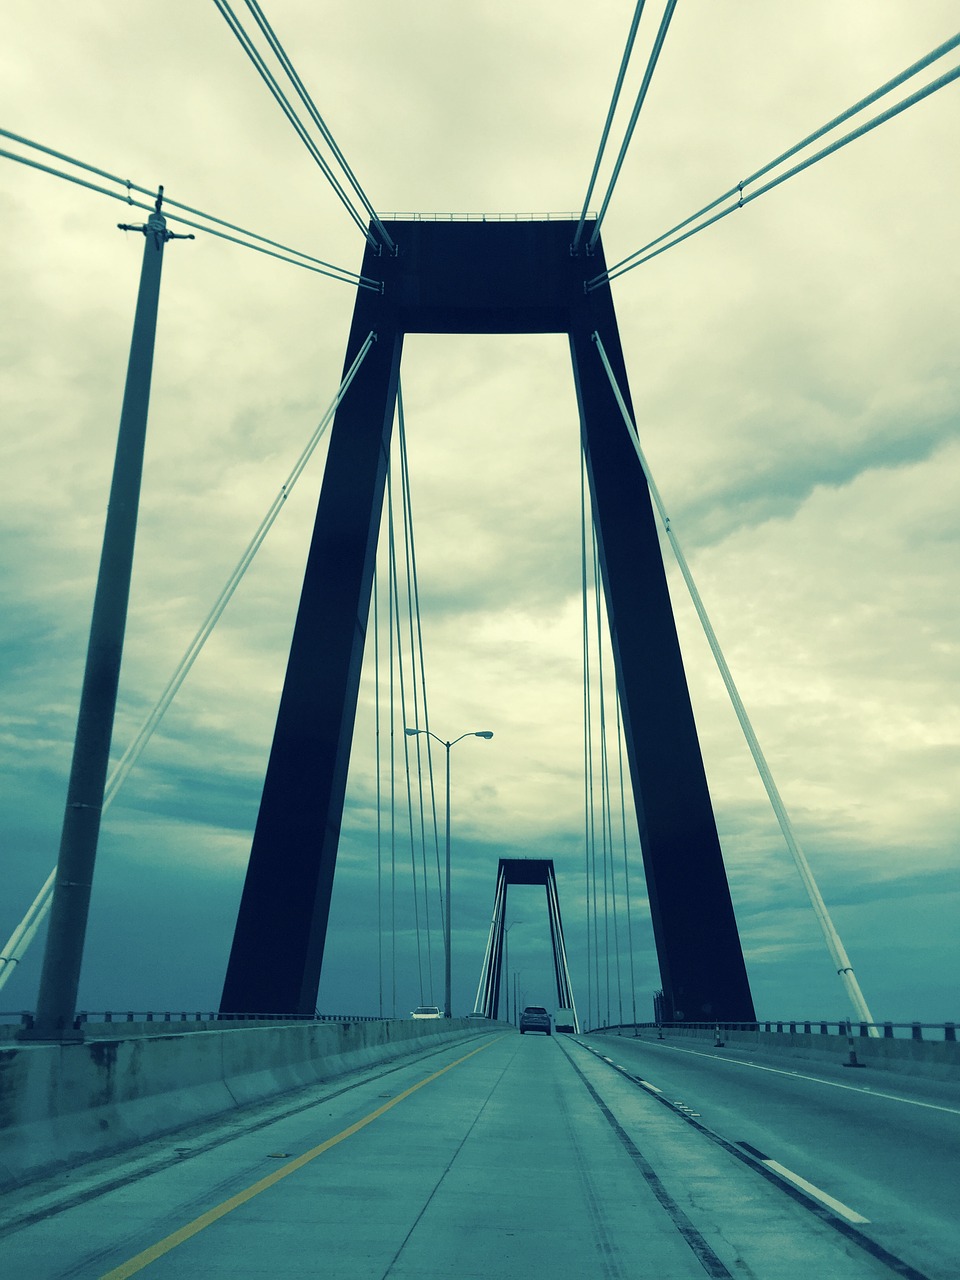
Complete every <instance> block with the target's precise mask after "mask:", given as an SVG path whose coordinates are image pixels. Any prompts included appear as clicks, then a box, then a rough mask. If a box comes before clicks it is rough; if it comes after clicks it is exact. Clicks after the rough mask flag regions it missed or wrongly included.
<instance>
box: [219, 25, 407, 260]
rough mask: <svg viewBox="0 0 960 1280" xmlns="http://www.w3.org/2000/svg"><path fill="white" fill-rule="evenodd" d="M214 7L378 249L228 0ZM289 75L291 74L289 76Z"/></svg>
mask: <svg viewBox="0 0 960 1280" xmlns="http://www.w3.org/2000/svg"><path fill="white" fill-rule="evenodd" d="M214 3H215V4H216V6H217V8H218V9H219V10H220V13H221V14H222V16H223V18H224V19H225V21H226V23H227V26H228V27H229V28H230V30H231V31H232V32H233V34H234V35H235V36H236V37H237V40H238V42H239V44H240V47H241V48H242V49H243V51H244V53H245V54H246V55H247V57H248V58H249V59H250V61H251V62H252V63H253V65H254V67H255V68H256V70H257V73H258V74H259V76H260V78H261V80H263V82H264V84H265V85H266V86H267V88H268V89H269V90H270V92H271V94H272V95H273V97H274V99H275V101H276V103H277V105H278V106H279V107H280V110H281V111H282V112H283V114H284V115H285V116H286V117H287V119H288V120H289V121H290V123H291V125H292V126H293V128H294V130H295V131H296V133H297V136H298V137H299V138H300V141H301V142H302V143H303V145H304V146H305V147H306V148H307V150H308V151H309V152H310V155H311V156H312V157H313V159H314V160H315V162H316V164H317V165H318V167H319V168H320V171H321V172H322V173H323V176H324V177H325V178H326V179H327V181H328V182H329V183H330V185H331V187H332V188H333V190H334V192H335V193H336V195H337V198H338V199H339V201H340V203H341V204H342V205H343V207H344V208H345V209H346V211H347V212H348V213H349V215H350V217H351V218H352V219H353V221H354V222H355V223H356V225H357V227H358V228H359V229H360V232H361V233H362V235H363V237H364V239H365V240H366V241H367V243H368V244H370V245H373V246H374V247H377V246H378V241H377V239H376V237H375V236H373V235H372V234H371V233H370V231H369V230H368V228H367V226H366V224H365V222H364V220H363V218H362V216H361V215H360V213H359V212H358V211H357V209H356V206H355V205H354V203H353V201H352V200H351V198H350V196H349V194H348V193H347V192H346V191H345V190H344V188H343V185H342V183H341V182H340V180H339V178H338V177H337V175H336V174H335V173H334V172H333V170H332V169H331V167H330V165H329V163H328V162H327V159H326V157H325V156H324V155H323V152H322V151H321V150H320V148H319V147H318V146H317V144H316V142H314V140H313V138H311V136H310V133H309V131H308V130H307V127H306V125H305V124H304V123H303V121H302V120H301V119H300V117H299V116H298V115H297V113H296V111H295V110H294V108H293V105H292V104H291V102H290V99H289V98H288V97H287V95H286V93H285V92H284V91H283V89H282V88H281V87H280V84H279V83H278V81H277V78H276V76H275V75H274V74H273V72H272V71H271V70H270V68H269V67H268V66H267V64H266V62H264V60H263V57H262V55H261V54H260V52H259V51H258V49H257V47H256V45H255V44H254V43H253V41H252V40H251V38H250V36H249V35H248V34H247V32H246V31H245V30H244V27H243V24H242V23H241V22H240V20H239V18H238V17H237V15H236V14H235V13H234V12H233V9H231V7H230V5H229V3H228V0H214ZM248 7H249V6H248ZM251 12H252V13H254V17H255V18H257V21H258V23H259V22H260V18H259V17H257V13H256V12H254V10H253V9H251ZM261 30H263V31H264V34H266V32H267V30H270V29H269V24H267V21H266V19H265V18H264V19H263V22H262V24H261ZM267 38H268V41H269V42H270V45H271V48H273V50H274V52H275V53H277V56H278V58H281V62H283V61H284V60H286V62H287V63H289V59H286V55H285V54H282V47H281V46H280V45H279V41H277V39H276V36H274V35H273V32H272V30H270V34H269V36H268V37H267ZM278 49H279V50H280V52H278ZM281 54H282V57H281ZM291 70H292V67H291ZM288 74H290V73H289V72H288ZM294 74H296V73H294ZM294 87H296V84H294ZM325 128H326V126H324V129H325ZM377 221H378V223H379V219H377ZM380 225H381V226H382V224H380ZM388 239H389V237H388ZM389 247H390V248H393V241H392V240H391V241H390V243H389Z"/></svg>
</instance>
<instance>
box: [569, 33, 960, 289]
mask: <svg viewBox="0 0 960 1280" xmlns="http://www.w3.org/2000/svg"><path fill="white" fill-rule="evenodd" d="M957 45H960V35H956V36H952V37H951V38H950V39H949V40H946V41H944V43H943V44H941V45H939V46H938V47H937V48H936V49H934V50H932V52H930V53H929V54H927V55H926V56H925V57H923V58H921V59H920V60H919V61H918V62H914V63H912V64H911V65H910V66H909V67H907V68H906V69H905V70H903V71H901V72H900V73H899V74H898V75H896V76H894V77H893V78H892V79H891V80H887V81H886V82H885V83H884V84H882V85H881V86H880V87H879V88H878V89H875V90H874V91H873V92H872V93H870V94H867V96H866V97H865V98H861V99H860V100H859V102H856V103H854V104H853V106H851V107H848V108H847V109H846V110H845V111H842V112H841V113H840V114H839V115H838V116H834V118H833V119H832V120H829V121H827V123H826V124H824V125H821V126H820V128H819V129H816V130H814V132H813V133H810V134H807V136H806V137H805V138H803V139H801V141H800V142H797V143H795V144H794V145H793V146H792V147H789V148H788V149H787V150H786V151H784V152H782V153H781V154H780V155H779V156H777V157H776V159H774V160H770V161H768V163H767V164H765V165H762V166H761V168H759V169H757V170H756V171H755V172H754V173H752V174H751V175H750V176H749V177H748V178H743V179H741V181H740V182H738V183H737V184H736V186H733V187H731V188H730V189H729V190H728V191H725V192H724V193H723V194H722V195H719V196H717V197H716V199H714V200H711V201H710V203H709V204H705V205H704V206H703V208H702V209H699V210H698V211H697V212H696V213H693V214H691V215H690V216H689V217H688V218H684V220H683V221H682V222H678V223H677V224H676V226H673V227H671V228H670V230H669V231H664V232H663V233H662V235H659V236H657V237H656V239H654V240H650V241H648V242H647V243H646V244H645V245H642V246H641V247H640V248H639V249H637V250H635V251H634V252H633V253H631V254H628V255H627V257H626V258H621V260H620V261H619V262H617V263H615V264H614V265H613V266H612V267H609V268H608V269H607V270H606V271H605V272H604V273H602V274H601V275H598V276H595V277H594V278H593V279H592V280H588V281H587V284H586V288H587V291H588V292H589V291H591V290H593V289H596V288H599V286H600V285H602V284H604V283H605V282H608V281H610V280H615V279H616V278H617V277H618V276H622V275H624V274H625V273H626V272H627V271H632V270H633V268H634V267H639V266H642V265H643V263H645V262H649V261H650V260H651V259H652V258H656V257H659V256H660V254H661V253H666V251H667V250H668V249H672V248H673V247H674V246H675V245H678V244H682V242H683V241H684V240H689V239H690V238H691V237H692V236H695V235H697V233H698V232H700V231H705V230H706V228H707V227H711V226H713V224H714V223H715V222H720V221H721V220H722V219H723V218H726V217H727V216H728V215H729V214H731V213H734V212H735V211H736V210H737V209H742V208H743V206H744V205H746V204H750V203H751V202H752V201H753V200H757V199H759V198H760V196H762V195H766V193H767V192H768V191H772V190H773V188H774V187H778V186H780V184H781V183H783V182H786V181H787V179H788V178H792V177H795V176H796V174H798V173H802V172H803V170H804V169H808V168H810V166H811V165H813V164H816V163H817V161H818V160H823V159H825V158H826V157H827V156H829V155H832V154H833V153H834V152H835V151H839V150H840V148H841V147H845V146H846V145H847V143H849V142H854V141H855V140H856V139H857V138H862V137H863V136H864V135H865V134H867V133H870V132H871V131H872V130H873V129H876V128H878V127H879V126H880V125H882V124H885V123H886V122H887V121H888V120H892V119H893V118H894V116H897V115H900V113H901V112H903V111H906V110H907V108H908V107H912V106H915V105H916V103H918V102H922V101H923V99H924V98H928V97H929V96H930V95H931V94H933V93H936V92H937V90H938V89H943V88H945V87H946V86H947V85H948V84H951V83H952V82H953V81H954V80H956V79H957V78H958V76H960V66H957V67H954V68H953V69H952V70H950V71H947V72H945V73H944V74H943V75H942V76H939V77H938V78H937V79H936V80H932V81H931V82H930V83H929V84H927V85H925V86H924V87H923V88H922V89H918V90H917V91H916V92H915V93H912V94H910V95H909V96H908V97H906V98H903V99H902V100H901V101H900V102H898V103H895V104H894V105H893V106H892V107H888V108H887V109H886V110H885V111H882V112H880V113H879V115H876V116H874V117H872V118H871V119H870V120H867V121H865V122H864V123H863V124H862V125H859V126H858V127H857V128H856V129H852V130H851V131H850V132H849V133H846V134H844V135H843V136H842V137H840V138H838V139H836V140H835V141H834V142H832V143H830V144H829V146H826V147H823V148H821V149H820V150H819V151H817V152H815V153H814V154H813V155H812V156H808V157H807V159H806V160H803V161H801V162H800V163H799V164H796V165H794V166H793V167H792V168H791V169H788V170H787V171H786V172H785V173H783V174H781V175H780V176H779V177H777V178H774V179H772V180H771V181H770V182H767V183H765V184H764V185H763V186H762V187H760V188H758V190H756V191H754V192H753V193H752V194H751V195H747V196H745V195H744V194H743V189H744V187H746V186H749V184H750V183H752V182H755V181H756V180H757V179H758V178H761V177H763V175H764V174H767V173H770V172H771V171H772V170H773V169H776V168H779V166H780V165H781V164H783V163H784V162H785V161H786V160H789V159H790V158H791V157H792V156H795V155H797V154H798V153H799V152H800V151H802V150H804V148H806V147H808V146H810V144H811V143H813V142H816V140H817V139H818V138H822V137H823V136H824V134H827V133H829V132H830V131H831V130H833V129H835V128H836V127H837V126H838V125H841V124H843V123H844V121H846V120H849V119H850V118H851V116H854V115H857V114H858V113H859V112H860V111H863V110H864V109H865V108H866V107H869V106H871V105H872V104H873V103H874V102H876V101H877V100H878V99H879V98H882V97H884V96H885V95H886V94H888V93H890V92H891V91H892V90H893V89H896V88H898V87H899V86H900V85H902V84H903V83H904V82H905V81H907V80H909V79H910V78H911V77H913V76H915V75H917V74H918V73H919V72H920V71H922V70H924V69H925V68H926V67H928V66H930V64H931V63H933V62H936V61H937V60H938V59H940V58H942V57H943V56H944V55H945V54H947V53H949V52H950V51H951V50H952V49H955V48H956V47H957ZM734 196H736V197H738V198H737V200H736V202H735V203H734V204H731V205H730V206H728V207H727V208H725V209H722V210H721V211H720V212H719V213H716V214H714V215H713V216H712V217H710V218H706V219H705V220H704V221H703V222H697V219H698V218H702V217H703V215H704V214H707V213H709V212H710V211H711V210H712V209H715V208H716V207H717V206H718V205H720V204H723V202H724V201H725V200H730V199H732V198H733V197H734ZM691 223H696V225H695V226H693V227H691V229H690V230H689V231H684V233H683V234H682V235H677V234H676V233H677V232H679V231H683V229H684V228H685V227H690V224H691ZM670 237H673V239H671V238H670ZM663 241H667V243H666V244H664V243H663ZM657 245H660V248H656V246H657ZM651 251H652V252H651Z"/></svg>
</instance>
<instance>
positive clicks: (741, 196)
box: [737, 178, 743, 209]
mask: <svg viewBox="0 0 960 1280" xmlns="http://www.w3.org/2000/svg"><path fill="white" fill-rule="evenodd" d="M737 190H738V191H739V192H740V199H739V200H738V201H737V208H738V209H742V208H743V179H742V178H741V179H740V181H739V182H738V183H737Z"/></svg>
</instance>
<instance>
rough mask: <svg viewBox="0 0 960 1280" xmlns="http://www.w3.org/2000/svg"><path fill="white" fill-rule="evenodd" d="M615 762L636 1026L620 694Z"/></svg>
mask: <svg viewBox="0 0 960 1280" xmlns="http://www.w3.org/2000/svg"><path fill="white" fill-rule="evenodd" d="M616 707H617V761H618V766H619V775H620V826H621V830H622V833H623V885H624V897H625V905H626V913H627V949H628V951H629V952H630V1000H631V1007H632V1009H633V1025H634V1026H636V1025H637V983H636V971H635V965H634V953H633V915H632V911H633V907H632V904H631V900H630V865H629V860H628V858H627V793H626V786H625V783H624V774H623V721H622V717H621V713H620V694H619V691H618V692H617V699H616Z"/></svg>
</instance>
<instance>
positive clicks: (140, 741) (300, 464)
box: [0, 332, 376, 988]
mask: <svg viewBox="0 0 960 1280" xmlns="http://www.w3.org/2000/svg"><path fill="white" fill-rule="evenodd" d="M375 341H376V335H375V334H374V333H372V332H371V333H370V334H368V335H367V338H366V339H365V341H364V343H363V345H362V346H361V348H360V350H359V351H358V352H357V355H356V357H355V358H354V360H353V363H352V364H351V365H350V368H349V369H348V370H347V372H346V374H345V375H344V378H343V381H342V382H341V384H340V387H339V388H338V390H337V394H336V395H335V396H334V398H333V400H332V401H331V402H330V405H329V406H328V408H327V410H326V412H325V413H324V415H323V417H322V418H321V419H320V422H319V423H318V425H317V426H316V428H315V429H314V431H313V434H312V435H311V437H310V439H309V441H308V442H307V444H306V446H305V448H304V449H303V450H302V451H301V453H300V456H299V457H298V458H297V460H296V462H295V463H294V465H293V468H292V469H291V471H290V473H289V474H288V476H287V479H286V481H285V482H284V484H283V485H281V487H280V491H279V492H278V494H277V496H276V497H275V498H274V499H273V501H272V502H271V504H270V507H269V508H268V510H267V513H266V515H264V517H263V519H262V520H261V521H260V524H259V525H258V526H257V529H256V532H255V533H254V535H253V537H252V538H251V539H250V541H249V542H248V543H247V546H246V547H245V549H244V551H243V553H242V555H241V556H240V559H239V560H238V561H237V563H236V565H235V566H234V568H233V571H232V572H231V574H230V576H229V577H228V578H227V581H226V583H225V584H224V586H223V588H222V589H221V591H220V594H219V595H218V596H217V599H216V600H215V601H214V603H213V605H212V606H211V608H210V610H209V612H208V613H207V616H206V618H205V619H204V621H203V623H201V625H200V627H199V629H198V630H197V632H196V634H195V635H194V637H193V639H192V640H191V642H190V644H189V645H188V646H187V649H186V651H185V653H184V654H183V657H182V658H181V659H180V662H179V663H178V665H177V667H176V668H175V670H174V672H173V674H172V675H171V677H170V679H169V680H168V681H167V684H166V685H165V687H164V689H163V692H162V693H161V695H160V697H159V699H158V700H157V702H156V704H155V705H154V707H153V710H152V711H151V712H150V714H149V715H148V716H147V718H146V720H145V721H144V722H143V724H142V725H141V726H140V729H139V731H138V732H137V734H136V736H135V737H134V738H133V740H132V742H131V743H130V744H129V746H128V747H127V749H126V750H125V751H124V753H123V755H122V756H121V757H120V759H119V761H118V762H117V764H116V765H115V766H114V768H113V770H112V771H111V773H110V776H109V777H108V778H107V782H106V785H105V788H104V794H103V805H102V808H101V813H106V811H107V809H108V808H109V807H110V805H111V804H112V803H113V801H114V799H115V798H116V796H117V793H118V792H119V790H120V788H121V787H122V786H123V783H124V782H125V781H126V779H127V777H128V775H129V773H130V771H131V769H132V768H133V766H134V765H135V764H136V762H137V760H139V758H140V756H141V755H142V754H143V752H144V750H145V748H146V746H147V744H148V742H149V741H150V739H151V738H152V737H153V734H154V733H155V732H156V729H157V728H158V726H159V724H160V722H161V720H162V719H163V717H164V715H165V714H166V712H167V710H168V709H169V707H170V705H171V703H172V702H173V700H174V698H175V697H176V695H177V693H178V692H179V690H180V687H181V686H182V685H183V682H184V681H185V680H186V678H187V676H188V675H189V674H190V671H191V669H192V667H193V664H194V663H195V662H196V660H197V658H198V657H199V655H200V652H201V650H202V649H203V646H204V645H205V644H206V642H207V640H208V639H209V638H210V635H211V633H212V632H213V629H214V627H215V626H216V624H217V622H219V620H220V618H221V616H222V615H223V612H224V610H225V609H226V607H227V605H228V604H229V603H230V600H231V599H232V597H233V594H234V592H235V591H236V589H237V587H238V586H239V584H240V581H241V579H242V578H243V576H244V574H245V573H246V571H247V569H248V568H249V567H250V565H251V564H252V562H253V560H254V558H255V556H256V554H257V552H258V551H259V549H260V547H261V546H262V545H263V542H264V540H265V538H266V536H267V534H268V533H269V532H270V530H271V528H272V527H273V525H274V523H275V522H276V519H277V517H278V516H279V514H280V511H281V510H282V509H283V506H284V504H285V503H286V501H287V499H288V498H289V496H290V494H291V493H292V492H293V489H294V488H295V486H296V484H297V481H298V480H299V479H300V477H301V475H302V474H303V472H304V470H305V468H306V466H307V463H308V462H309V461H310V458H311V457H312V456H313V454H314V452H315V450H316V448H317V445H318V444H319V443H320V440H321V439H322V437H323V435H324V433H325V432H326V429H327V427H328V426H329V424H330V421H331V419H332V418H333V415H334V413H335V412H336V410H337V408H338V406H339V405H340V402H341V401H342V400H343V398H344V396H345V395H346V393H347V391H348V390H349V388H350V385H351V384H352V382H353V380H354V378H355V377H356V375H357V371H358V370H359V368H360V366H361V364H362V363H363V361H364V359H365V358H366V355H367V353H368V352H369V350H370V348H371V347H372V346H373V344H374V342H375ZM56 873H57V868H56V867H54V868H53V870H52V871H51V872H50V875H49V877H48V878H47V880H46V882H45V884H44V886H43V888H42V889H41V891H40V893H39V894H38V895H37V898H36V899H35V900H34V902H33V904H32V905H31V907H30V910H29V911H28V912H27V914H26V916H24V918H23V920H21V922H20V924H19V925H18V926H17V928H16V929H15V930H14V933H13V934H12V936H11V937H10V939H9V940H8V942H7V946H6V948H5V950H4V955H3V956H2V957H0V959H2V960H3V965H2V967H0V988H2V987H3V986H4V985H5V983H6V981H7V979H8V978H9V977H10V975H11V974H12V972H13V965H14V964H17V963H19V960H20V957H21V956H22V954H23V953H24V952H25V951H26V949H27V947H28V946H29V945H30V943H31V942H32V941H33V938H34V935H35V934H36V932H37V930H38V928H39V927H40V925H41V924H42V922H43V920H44V919H45V918H46V915H47V912H48V911H49V909H50V904H51V902H52V897H53V886H54V882H55V878H56Z"/></svg>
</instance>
